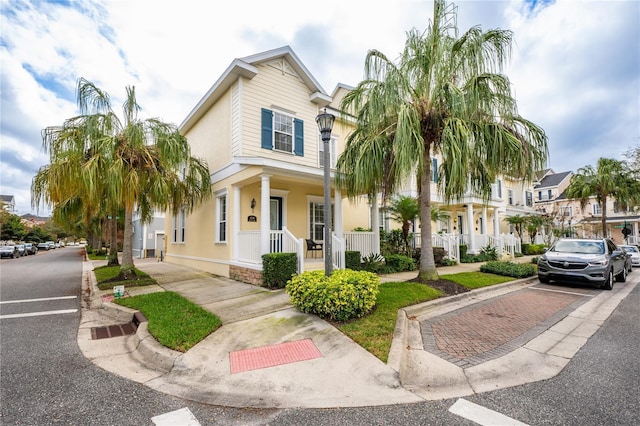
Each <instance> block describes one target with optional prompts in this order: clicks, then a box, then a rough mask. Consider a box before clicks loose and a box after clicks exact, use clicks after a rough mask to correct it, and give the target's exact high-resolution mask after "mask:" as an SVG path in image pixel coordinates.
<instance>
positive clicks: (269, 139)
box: [261, 108, 304, 156]
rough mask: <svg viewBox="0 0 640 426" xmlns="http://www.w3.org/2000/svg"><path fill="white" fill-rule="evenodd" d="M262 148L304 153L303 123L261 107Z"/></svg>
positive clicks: (301, 154)
mask: <svg viewBox="0 0 640 426" xmlns="http://www.w3.org/2000/svg"><path fill="white" fill-rule="evenodd" d="M261 134H262V148H264V149H272V150H277V151H283V152H290V153H292V154H295V155H299V156H303V155H304V123H303V121H302V120H300V119H297V118H294V117H293V116H292V115H289V114H285V113H283V112H278V111H271V110H269V109H266V108H263V109H262V132H261Z"/></svg>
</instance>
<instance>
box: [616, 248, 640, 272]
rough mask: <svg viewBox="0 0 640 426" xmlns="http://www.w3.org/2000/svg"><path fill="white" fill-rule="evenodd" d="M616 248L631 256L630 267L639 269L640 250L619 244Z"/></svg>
mask: <svg viewBox="0 0 640 426" xmlns="http://www.w3.org/2000/svg"><path fill="white" fill-rule="evenodd" d="M618 247H622V248H623V249H624V251H626V252H627V253H628V254H630V255H631V256H630V257H631V266H632V267H634V268H640V250H638V247H636V246H632V245H626V244H621V245H620V246H618Z"/></svg>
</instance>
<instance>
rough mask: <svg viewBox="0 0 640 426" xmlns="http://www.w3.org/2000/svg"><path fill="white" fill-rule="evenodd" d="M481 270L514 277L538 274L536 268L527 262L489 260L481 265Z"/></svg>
mask: <svg viewBox="0 0 640 426" xmlns="http://www.w3.org/2000/svg"><path fill="white" fill-rule="evenodd" d="M480 272H488V273H491V274H496V275H504V276H507V277H514V278H526V277H530V276H533V275H535V274H536V268H535V266H533V265H530V264H527V263H513V262H505V261H493V262H487V263H485V264H484V265H482V266H481V267H480Z"/></svg>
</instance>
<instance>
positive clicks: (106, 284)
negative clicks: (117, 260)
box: [93, 266, 157, 290]
mask: <svg viewBox="0 0 640 426" xmlns="http://www.w3.org/2000/svg"><path fill="white" fill-rule="evenodd" d="M93 272H94V273H95V274H96V280H97V281H98V288H99V289H100V290H109V289H111V288H113V287H115V286H117V285H123V286H125V287H140V286H145V285H151V284H157V281H156V280H155V279H153V278H151V277H150V276H149V274H147V273H145V272H142V271H141V270H139V269H136V268H133V272H134V273H135V278H134V279H129V280H124V281H121V280H118V279H116V277H117V276H118V274H119V273H120V266H99V267H97V268H94V270H93Z"/></svg>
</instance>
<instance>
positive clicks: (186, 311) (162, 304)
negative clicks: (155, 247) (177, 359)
mask: <svg viewBox="0 0 640 426" xmlns="http://www.w3.org/2000/svg"><path fill="white" fill-rule="evenodd" d="M114 302H115V303H117V304H119V305H122V306H127V307H129V308H132V309H136V310H138V311H140V312H142V314H143V315H144V316H145V317H146V318H147V321H148V322H149V323H148V326H147V327H148V330H149V333H151V335H152V336H153V337H155V339H156V340H157V341H158V342H159V343H160V344H162V345H164V346H166V347H168V348H170V349H173V350H176V351H180V352H186V351H188V350H189V349H191V348H192V347H193V346H194V345H195V344H197V343H198V342H200V341H201V340H202V339H204V338H205V337H207V336H208V335H209V334H211V333H213V332H214V331H215V330H217V329H218V328H219V327H220V326H221V325H222V322H221V321H220V319H219V318H218V317H217V316H215V315H214V314H212V313H211V312H208V311H206V310H204V309H203V308H201V307H200V306H198V305H195V304H193V303H191V302H190V301H188V300H187V299H185V298H184V297H182V296H180V295H179V294H177V293H174V292H171V291H161V292H156V293H149V294H141V295H138V296H133V297H125V298H122V299H116V300H115V301H114Z"/></svg>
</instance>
